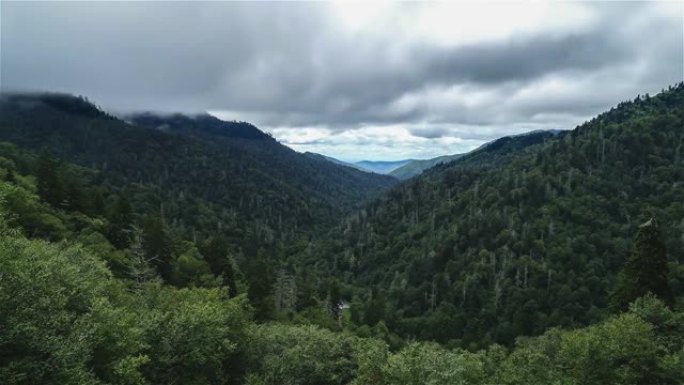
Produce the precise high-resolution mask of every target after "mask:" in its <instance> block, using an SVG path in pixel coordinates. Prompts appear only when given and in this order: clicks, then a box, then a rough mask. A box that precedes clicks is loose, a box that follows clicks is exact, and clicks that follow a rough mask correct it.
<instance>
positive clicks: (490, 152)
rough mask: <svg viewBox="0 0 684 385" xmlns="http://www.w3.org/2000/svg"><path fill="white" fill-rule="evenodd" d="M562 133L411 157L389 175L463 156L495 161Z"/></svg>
mask: <svg viewBox="0 0 684 385" xmlns="http://www.w3.org/2000/svg"><path fill="white" fill-rule="evenodd" d="M562 134H563V131H560V130H537V131H531V132H527V133H524V134H519V135H511V136H505V137H502V138H499V139H496V140H493V141H491V142H487V143H485V144H483V145H482V146H480V147H478V148H476V149H475V150H473V151H471V152H469V153H465V154H454V155H443V156H438V157H436V158H432V159H412V160H411V161H410V162H408V163H406V164H405V165H403V166H401V167H399V168H397V169H395V170H392V171H391V172H390V173H389V175H391V176H393V177H395V178H397V179H400V180H406V179H409V178H412V177H414V176H416V175H420V174H421V173H422V172H423V171H425V170H427V169H429V168H432V167H434V166H436V165H439V164H446V163H449V162H453V161H455V160H457V159H460V158H463V157H465V158H466V159H469V161H470V163H473V160H475V159H477V160H478V161H479V162H484V163H491V162H496V161H499V160H500V158H501V156H503V155H506V154H509V153H511V152H516V151H519V150H522V149H523V148H525V147H527V146H531V145H533V144H538V143H541V142H542V141H544V140H546V139H549V138H552V137H554V136H556V135H562ZM488 156H491V157H492V159H486V158H487V157H488Z"/></svg>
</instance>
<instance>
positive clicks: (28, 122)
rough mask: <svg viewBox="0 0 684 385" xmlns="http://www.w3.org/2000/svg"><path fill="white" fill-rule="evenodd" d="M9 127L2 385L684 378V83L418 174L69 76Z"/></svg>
mask: <svg viewBox="0 0 684 385" xmlns="http://www.w3.org/2000/svg"><path fill="white" fill-rule="evenodd" d="M0 139H2V140H4V141H5V142H2V143H0V239H1V240H0V383H2V384H45V383H54V384H86V383H88V384H91V383H92V384H173V383H177V384H252V385H256V384H274V385H275V384H312V385H313V384H388V385H389V384H459V383H462V384H492V385H493V384H600V383H603V384H681V383H683V382H684V377H683V376H682V373H684V313H682V312H681V310H680V309H681V295H682V291H683V289H684V267H682V265H681V262H682V260H683V259H684V251H683V250H684V247H683V246H684V245H683V244H684V206H683V205H684V186H683V185H682V181H684V159H682V155H681V151H682V144H683V143H684V83H681V84H678V85H677V86H675V87H670V88H669V89H668V90H666V91H664V92H662V93H661V94H658V95H656V96H648V95H647V96H640V97H637V98H636V99H635V100H633V101H629V102H624V103H621V104H619V105H618V106H617V107H616V108H614V109H612V110H611V111H608V112H606V113H604V114H602V115H600V116H598V117H596V118H595V119H593V120H591V121H589V122H587V123H585V124H583V125H581V126H579V127H578V128H576V129H575V130H573V131H571V132H561V133H559V132H535V133H531V134H528V135H523V136H516V137H508V138H502V139H500V140H497V141H494V142H492V143H490V144H488V145H486V146H483V147H481V148H480V149H478V150H476V151H474V152H472V153H469V154H467V155H464V156H462V157H459V158H458V159H456V160H454V161H452V162H449V163H447V164H440V165H438V166H436V167H434V168H432V169H430V170H428V171H426V172H425V173H423V174H422V175H421V176H419V177H416V178H414V179H411V180H409V181H406V182H403V183H401V184H397V183H398V182H397V181H396V180H394V179H393V178H391V177H386V176H381V175H377V174H370V173H364V172H361V171H358V170H354V169H352V168H349V167H344V166H340V165H335V164H333V163H331V162H328V161H326V160H325V159H316V158H312V157H308V156H306V155H302V154H297V153H295V152H294V151H291V150H289V149H287V148H286V147H284V146H282V145H280V144H279V143H277V141H275V140H274V139H273V138H271V137H270V136H269V135H267V134H265V133H263V132H261V131H259V130H258V129H256V128H255V127H254V126H252V125H250V124H248V123H241V122H222V121H219V120H217V119H215V118H213V117H210V116H206V115H199V116H185V115H169V116H160V115H154V114H142V115H134V116H129V117H125V118H122V119H120V118H117V117H114V116H111V115H109V114H107V113H105V112H103V111H102V110H100V109H99V108H97V107H96V106H94V105H93V104H91V103H90V102H88V101H87V100H85V99H82V98H74V97H69V96H65V95H10V96H3V97H2V99H1V101H0ZM393 185H395V186H394V187H392V186H393ZM653 218H656V219H653ZM678 298H679V301H677V299H678Z"/></svg>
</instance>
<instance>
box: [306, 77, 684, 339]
mask: <svg viewBox="0 0 684 385" xmlns="http://www.w3.org/2000/svg"><path fill="white" fill-rule="evenodd" d="M683 127H684V85H682V84H679V85H677V86H676V87H670V89H669V90H667V91H664V92H663V93H661V94H659V95H657V96H654V97H651V96H649V95H645V96H639V97H637V98H635V99H634V100H633V101H629V102H623V103H620V104H619V105H618V106H617V107H616V108H613V109H611V110H610V111H608V112H606V113H604V114H601V115H599V116H598V117H596V118H594V119H592V120H591V121H588V122H586V123H584V124H582V125H580V126H579V127H577V128H576V129H575V130H573V131H571V132H560V133H558V132H538V133H532V134H529V135H523V136H518V137H509V138H504V139H501V140H499V141H495V142H493V143H490V144H489V145H487V146H484V147H483V148H481V149H479V150H477V151H474V152H473V153H471V154H468V155H466V156H464V157H462V158H459V159H457V160H455V161H453V162H451V163H448V164H443V165H438V166H437V167H435V168H433V169H431V170H428V171H427V172H426V173H424V174H423V175H422V176H421V177H420V178H417V179H414V180H410V181H408V182H407V183H404V184H401V185H400V186H398V187H396V188H394V189H392V190H391V191H390V192H389V193H387V194H385V195H384V196H383V197H381V198H380V199H378V200H376V201H375V202H373V203H371V204H370V205H368V206H367V207H366V208H365V209H364V210H361V211H359V212H357V213H356V214H354V215H352V216H350V217H348V218H347V219H346V220H345V221H343V222H342V223H341V225H340V226H339V227H338V228H337V229H336V230H335V231H333V234H332V235H331V236H330V237H329V239H328V240H324V241H323V242H321V245H320V250H321V251H320V252H319V253H318V254H316V253H312V258H328V260H329V264H328V268H329V271H330V272H331V274H333V275H335V276H337V277H340V279H341V280H343V281H344V282H345V283H347V284H348V285H347V290H346V295H347V296H351V297H353V298H350V299H351V304H350V306H351V310H352V318H353V319H354V320H355V321H356V322H357V323H360V324H368V325H375V324H376V323H377V322H379V321H383V322H384V323H385V324H386V326H387V327H389V329H390V330H392V331H394V332H396V333H398V334H399V335H402V336H404V337H414V338H419V339H425V340H434V341H438V342H440V343H448V344H450V345H453V346H459V347H463V348H478V347H484V346H487V345H488V344H490V343H491V342H497V343H502V344H511V343H513V341H514V340H515V338H516V336H519V335H533V334H540V333H543V332H544V331H545V330H546V329H548V328H550V327H556V326H562V327H576V326H582V325H588V324H590V323H594V322H597V321H599V320H601V319H603V318H605V317H606V316H607V309H608V308H609V306H608V305H609V293H610V291H611V290H612V288H613V287H614V286H615V277H616V274H617V272H618V270H619V269H620V267H621V266H622V265H623V263H624V261H625V258H626V257H627V256H628V255H629V253H630V251H631V250H632V239H633V236H634V234H635V232H636V229H637V226H638V225H639V224H640V223H643V222H645V221H646V220H647V219H649V218H650V217H652V216H655V217H657V218H658V219H659V220H660V222H661V223H662V224H663V230H662V231H663V236H664V239H665V243H666V246H667V250H668V258H669V262H670V278H669V279H670V282H669V283H670V285H671V286H672V288H673V290H674V291H675V292H676V293H679V294H681V293H682V291H683V290H684V267H683V266H682V264H681V263H682V262H683V261H684V184H683V183H682V181H684V157H683V154H682V151H683V148H682V147H683V145H684V128H683Z"/></svg>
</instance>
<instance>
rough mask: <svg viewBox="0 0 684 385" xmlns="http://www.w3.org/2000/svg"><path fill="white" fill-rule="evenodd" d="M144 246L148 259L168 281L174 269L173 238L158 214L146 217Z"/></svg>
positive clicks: (143, 230)
mask: <svg viewBox="0 0 684 385" xmlns="http://www.w3.org/2000/svg"><path fill="white" fill-rule="evenodd" d="M142 247H143V250H144V252H145V256H146V257H147V259H148V260H150V261H151V262H152V264H153V265H154V266H155V267H156V268H157V271H158V272H159V274H160V275H161V276H162V278H164V279H165V280H166V281H167V282H168V281H169V280H170V278H171V276H172V271H173V269H172V260H173V255H172V246H171V238H170V237H169V234H168V232H167V231H166V228H165V226H164V223H163V222H162V220H161V218H159V217H158V216H156V215H147V216H146V217H145V221H144V222H143V228H142Z"/></svg>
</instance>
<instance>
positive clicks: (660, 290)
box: [611, 218, 674, 311]
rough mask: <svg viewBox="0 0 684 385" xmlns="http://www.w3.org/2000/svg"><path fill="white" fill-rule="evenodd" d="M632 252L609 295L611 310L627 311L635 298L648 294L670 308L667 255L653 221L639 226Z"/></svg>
mask: <svg viewBox="0 0 684 385" xmlns="http://www.w3.org/2000/svg"><path fill="white" fill-rule="evenodd" d="M635 249H636V250H635V252H634V254H632V256H630V257H629V259H627V262H626V263H625V266H624V267H623V269H622V271H621V272H620V274H619V276H618V283H617V287H616V290H615V291H614V292H613V294H612V298H611V300H612V307H613V309H614V310H620V311H621V310H626V309H627V307H628V306H629V304H630V303H631V302H632V301H634V300H635V299H637V298H640V297H643V296H644V295H646V294H648V293H651V294H653V295H655V296H656V297H658V298H659V299H661V300H662V301H663V302H665V303H666V304H668V305H669V306H671V305H672V304H673V302H674V297H673V295H672V291H671V290H670V286H669V284H668V281H667V276H668V267H667V253H666V249H665V243H664V242H663V240H662V238H661V236H660V229H659V227H658V221H657V220H656V219H655V218H651V219H649V220H648V221H647V222H645V223H643V224H641V225H640V226H639V231H638V232H637V236H636V240H635Z"/></svg>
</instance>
